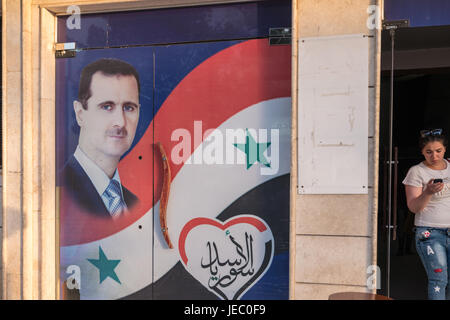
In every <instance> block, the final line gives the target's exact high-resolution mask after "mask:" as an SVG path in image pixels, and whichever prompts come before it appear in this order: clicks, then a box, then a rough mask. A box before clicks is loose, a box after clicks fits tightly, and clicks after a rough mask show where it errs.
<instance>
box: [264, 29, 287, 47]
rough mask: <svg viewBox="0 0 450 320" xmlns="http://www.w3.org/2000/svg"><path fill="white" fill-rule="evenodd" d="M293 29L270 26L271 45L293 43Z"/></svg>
mask: <svg viewBox="0 0 450 320" xmlns="http://www.w3.org/2000/svg"><path fill="white" fill-rule="evenodd" d="M291 39H292V29H291V28H270V29H269V44H270V45H271V46H275V45H281V44H291Z"/></svg>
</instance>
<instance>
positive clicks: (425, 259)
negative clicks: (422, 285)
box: [403, 129, 450, 300]
mask: <svg viewBox="0 0 450 320" xmlns="http://www.w3.org/2000/svg"><path fill="white" fill-rule="evenodd" d="M420 135H421V136H420V142H419V145H420V150H421V152H422V155H423V156H424V158H425V160H424V161H422V162H421V163H419V164H417V165H415V166H412V167H411V168H410V169H409V171H408V174H407V175H406V178H405V179H404V180H403V184H404V185H405V191H406V201H407V205H408V208H409V210H410V211H411V212H413V213H415V214H416V215H415V219H414V224H415V226H416V227H415V238H416V249H417V252H418V254H419V256H420V259H421V260H422V263H423V265H424V267H425V270H426V272H427V276H428V298H429V299H431V300H445V299H446V297H447V298H449V297H450V290H447V284H448V283H449V279H448V278H449V274H450V273H449V272H448V266H449V265H450V190H449V186H450V163H449V162H448V161H447V160H446V159H445V158H444V154H445V151H446V147H447V139H446V138H445V136H444V135H443V134H442V129H433V130H422V131H421V132H420ZM446 292H447V293H446Z"/></svg>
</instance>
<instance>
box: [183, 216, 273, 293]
mask: <svg viewBox="0 0 450 320" xmlns="http://www.w3.org/2000/svg"><path fill="white" fill-rule="evenodd" d="M243 223H245V224H250V225H252V226H253V227H255V228H256V229H257V230H258V231H259V232H261V233H263V232H265V231H268V232H269V233H270V239H269V240H268V241H266V243H265V244H264V246H265V248H264V259H263V261H262V263H261V266H260V267H259V269H258V271H257V272H256V273H255V274H254V275H253V276H252V277H251V278H250V279H249V280H248V281H247V282H245V283H244V285H243V286H242V287H241V288H240V289H239V290H237V291H236V292H235V294H234V296H233V298H232V299H231V300H237V299H239V298H240V297H241V296H242V295H243V294H244V293H246V292H247V291H248V290H249V289H250V288H251V287H252V284H255V283H256V282H257V281H258V280H259V279H260V278H262V276H263V275H264V274H265V273H266V272H267V270H268V269H269V267H270V265H271V264H272V260H273V255H274V237H273V234H272V232H271V230H270V228H269V227H268V225H267V224H266V223H265V222H264V221H263V220H262V219H261V218H259V217H257V216H253V215H239V216H235V217H232V218H230V219H228V220H227V221H225V222H221V221H219V220H216V219H211V218H205V217H198V218H194V219H192V220H190V221H189V222H188V223H186V224H185V226H184V227H183V229H182V231H181V233H180V236H179V239H178V250H179V254H180V258H181V261H182V264H183V266H184V268H185V269H186V271H187V272H189V273H191V272H190V270H189V269H188V266H187V265H188V260H189V259H188V257H187V254H186V248H185V244H186V238H187V237H188V234H189V232H190V231H192V230H193V229H194V228H196V227H198V226H201V225H210V226H213V227H217V228H219V229H221V230H223V231H225V230H226V229H227V228H229V227H232V226H234V225H237V224H243ZM200 283H201V282H200ZM202 285H203V284H202ZM207 289H208V288H207ZM208 290H210V291H212V292H214V293H215V294H216V295H217V296H219V297H220V298H222V299H223V300H229V299H228V297H227V295H226V294H225V293H224V292H223V291H222V290H220V289H218V288H217V286H216V287H214V288H213V289H208Z"/></svg>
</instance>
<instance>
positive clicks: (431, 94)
mask: <svg viewBox="0 0 450 320" xmlns="http://www.w3.org/2000/svg"><path fill="white" fill-rule="evenodd" d="M395 49H396V50H395V59H394V63H395V64H394V65H395V67H394V70H395V72H394V117H393V137H392V139H393V146H394V147H397V148H398V171H397V173H398V176H397V179H396V181H394V182H393V184H392V186H393V190H394V185H395V183H397V197H396V200H397V201H396V202H397V210H396V211H397V228H396V231H397V239H396V240H391V250H390V257H391V262H390V264H391V268H390V274H389V275H388V273H387V252H388V250H387V245H388V241H387V228H386V224H387V219H388V218H387V211H388V210H387V203H388V201H387V198H386V196H387V188H388V185H387V179H386V178H387V175H388V171H387V170H388V169H387V166H386V161H387V160H388V159H389V158H388V146H389V110H390V84H391V83H390V79H391V78H390V67H391V38H390V35H389V32H388V31H383V34H382V73H381V92H380V99H381V103H380V154H379V159H380V162H379V169H380V170H379V177H380V178H379V202H378V203H379V205H378V207H379V215H378V216H379V219H378V265H379V266H380V268H381V273H382V274H381V289H379V293H380V294H383V295H387V277H388V276H389V278H390V294H389V296H390V297H392V298H394V299H398V300H403V299H408V300H411V299H427V278H426V274H425V269H424V268H423V266H422V263H421V261H420V259H419V257H418V255H417V253H416V249H415V243H414V234H413V231H412V228H413V227H414V214H413V213H411V212H409V211H408V208H407V206H406V200H405V194H404V187H403V184H402V180H403V178H404V177H405V175H406V173H407V171H408V169H409V168H410V167H411V166H412V165H415V164H417V163H419V162H420V161H422V160H423V157H422V155H421V153H420V150H419V148H418V138H419V131H420V130H421V129H429V128H442V129H443V130H444V134H446V135H447V136H449V135H450V55H447V54H446V53H448V51H447V49H449V50H450V28H449V27H424V28H407V29H401V30H398V31H397V33H396V37H395ZM401 59H403V60H401ZM446 157H447V158H449V157H450V151H447V154H446ZM392 202H393V203H394V202H395V201H394V200H392ZM392 211H393V212H394V211H395V210H394V208H393V209H392ZM393 220H394V217H392V221H393ZM391 239H392V237H391Z"/></svg>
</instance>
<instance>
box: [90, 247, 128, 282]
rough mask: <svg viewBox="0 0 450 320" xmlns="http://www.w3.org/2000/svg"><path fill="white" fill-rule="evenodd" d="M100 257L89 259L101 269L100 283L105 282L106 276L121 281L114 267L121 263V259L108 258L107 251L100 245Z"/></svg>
mask: <svg viewBox="0 0 450 320" xmlns="http://www.w3.org/2000/svg"><path fill="white" fill-rule="evenodd" d="M98 252H99V253H98V255H99V257H98V259H97V260H95V259H87V260H88V261H89V262H90V263H92V264H93V265H94V266H96V267H97V268H98V270H99V271H100V283H102V282H103V280H105V279H106V278H108V277H110V278H111V279H113V280H115V281H116V282H118V283H119V284H122V283H120V280H119V277H118V276H117V274H116V273H115V272H114V269H115V268H116V267H117V265H118V264H119V262H120V260H108V258H107V257H106V255H105V253H104V252H103V250H102V247H100V246H99V247H98Z"/></svg>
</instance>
